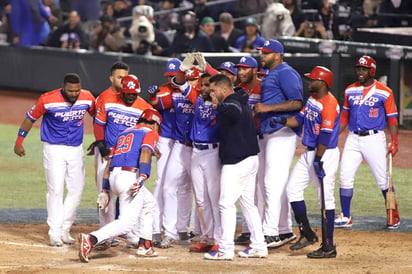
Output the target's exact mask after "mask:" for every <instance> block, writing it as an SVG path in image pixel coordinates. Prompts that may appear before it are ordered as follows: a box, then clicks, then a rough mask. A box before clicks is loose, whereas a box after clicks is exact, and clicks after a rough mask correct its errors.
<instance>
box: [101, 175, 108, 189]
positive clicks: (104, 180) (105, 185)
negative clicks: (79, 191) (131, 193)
mask: <svg viewBox="0 0 412 274" xmlns="http://www.w3.org/2000/svg"><path fill="white" fill-rule="evenodd" d="M102 189H104V190H110V182H109V179H107V178H103V185H102Z"/></svg>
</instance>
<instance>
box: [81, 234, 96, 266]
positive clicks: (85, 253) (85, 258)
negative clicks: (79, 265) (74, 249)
mask: <svg viewBox="0 0 412 274" xmlns="http://www.w3.org/2000/svg"><path fill="white" fill-rule="evenodd" d="M92 249H93V244H92V242H91V241H90V235H89V234H84V233H80V234H79V258H80V261H82V262H84V263H88V262H89V254H90V252H92Z"/></svg>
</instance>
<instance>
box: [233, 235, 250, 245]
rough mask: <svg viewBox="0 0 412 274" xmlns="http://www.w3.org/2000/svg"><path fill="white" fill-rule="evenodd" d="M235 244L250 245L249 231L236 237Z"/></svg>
mask: <svg viewBox="0 0 412 274" xmlns="http://www.w3.org/2000/svg"><path fill="white" fill-rule="evenodd" d="M235 244H237V245H249V244H250V233H249V232H244V233H242V234H240V235H239V236H238V237H237V238H236V239H235Z"/></svg>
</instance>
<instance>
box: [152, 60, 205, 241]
mask: <svg viewBox="0 0 412 274" xmlns="http://www.w3.org/2000/svg"><path fill="white" fill-rule="evenodd" d="M193 60H194V57H192V56H191V54H188V55H187V57H186V58H185V59H184V60H183V62H182V64H181V65H180V68H179V72H178V73H177V75H176V78H178V77H179V79H185V74H186V75H187V74H188V73H187V71H189V70H191V68H192V67H193ZM185 72H186V73H185ZM190 73H194V71H192V70H191V71H190ZM188 76H189V75H188ZM190 77H192V75H190ZM190 77H188V78H190ZM179 81H180V82H177V83H176V82H175V81H174V82H173V84H174V85H176V86H179V83H183V82H184V86H183V87H180V88H181V89H180V90H178V91H177V90H174V91H173V93H171V94H168V95H166V96H162V97H159V96H156V97H151V98H150V103H151V104H152V105H153V106H156V108H158V109H160V110H162V111H163V110H166V109H171V108H173V109H174V111H175V115H176V132H175V138H176V141H175V144H174V145H173V149H172V151H171V153H170V156H169V161H168V165H167V169H166V173H165V174H166V175H165V178H167V180H165V182H164V185H163V191H162V192H163V201H164V208H163V228H164V236H165V237H164V238H163V240H162V242H161V244H160V247H162V248H168V247H170V246H171V245H172V244H173V243H174V242H175V241H176V240H177V239H178V238H179V242H180V244H189V241H188V240H189V236H188V234H187V225H188V222H189V215H190V208H191V199H192V196H191V195H192V182H191V177H190V159H191V156H192V148H193V145H192V140H191V139H190V130H191V127H192V122H193V116H194V112H195V106H194V105H193V104H192V101H193V100H196V98H197V97H198V95H199V92H198V91H197V90H196V89H191V88H190V85H189V83H188V82H186V81H185V80H183V81H181V80H179ZM186 88H189V90H190V91H189V92H188V93H187V94H186V96H185V95H183V93H182V91H181V90H185V89H186Z"/></svg>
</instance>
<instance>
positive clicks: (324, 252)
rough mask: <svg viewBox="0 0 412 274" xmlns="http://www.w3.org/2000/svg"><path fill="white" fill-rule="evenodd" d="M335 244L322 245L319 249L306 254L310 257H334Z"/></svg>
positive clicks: (335, 253)
mask: <svg viewBox="0 0 412 274" xmlns="http://www.w3.org/2000/svg"><path fill="white" fill-rule="evenodd" d="M336 255H337V252H336V246H329V245H322V246H321V247H320V248H319V249H317V250H315V251H312V252H310V253H308V254H307V256H308V258H311V259H323V258H336Z"/></svg>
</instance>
